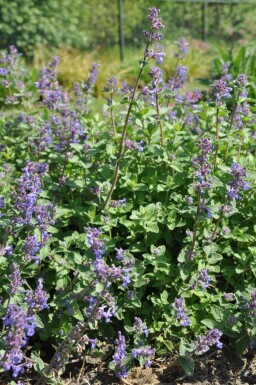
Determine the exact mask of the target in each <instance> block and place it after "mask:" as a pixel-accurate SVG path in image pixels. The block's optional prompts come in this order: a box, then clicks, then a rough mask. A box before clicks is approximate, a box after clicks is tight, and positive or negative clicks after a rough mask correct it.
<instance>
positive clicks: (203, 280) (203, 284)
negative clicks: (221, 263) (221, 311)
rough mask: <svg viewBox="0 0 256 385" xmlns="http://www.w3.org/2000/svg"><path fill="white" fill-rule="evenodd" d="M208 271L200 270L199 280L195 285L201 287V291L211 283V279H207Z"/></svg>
mask: <svg viewBox="0 0 256 385" xmlns="http://www.w3.org/2000/svg"><path fill="white" fill-rule="evenodd" d="M208 271H209V270H208V269H202V270H201V271H200V275H199V279H198V280H197V284H198V285H200V286H201V287H202V291H204V290H205V289H206V288H207V287H208V286H209V284H210V282H211V277H209V275H208Z"/></svg>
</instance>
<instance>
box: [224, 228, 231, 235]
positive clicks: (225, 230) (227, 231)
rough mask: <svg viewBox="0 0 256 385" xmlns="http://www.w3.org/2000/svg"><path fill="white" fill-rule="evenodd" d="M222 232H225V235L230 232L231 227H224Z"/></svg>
mask: <svg viewBox="0 0 256 385" xmlns="http://www.w3.org/2000/svg"><path fill="white" fill-rule="evenodd" d="M222 233H223V234H224V235H228V234H230V228H229V227H227V226H224V227H222Z"/></svg>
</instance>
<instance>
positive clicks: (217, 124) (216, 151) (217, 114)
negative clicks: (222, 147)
mask: <svg viewBox="0 0 256 385" xmlns="http://www.w3.org/2000/svg"><path fill="white" fill-rule="evenodd" d="M219 113H220V108H219V105H218V103H217V109H216V149H215V156H214V162H213V165H214V166H213V167H214V171H216V168H217V158H218V150H219Z"/></svg>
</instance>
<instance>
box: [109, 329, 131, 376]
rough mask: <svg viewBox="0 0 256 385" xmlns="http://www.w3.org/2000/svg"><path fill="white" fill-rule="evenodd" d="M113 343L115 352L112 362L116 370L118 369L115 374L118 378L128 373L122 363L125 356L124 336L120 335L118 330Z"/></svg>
mask: <svg viewBox="0 0 256 385" xmlns="http://www.w3.org/2000/svg"><path fill="white" fill-rule="evenodd" d="M115 345H116V346H115V353H114V356H113V361H112V362H113V364H115V365H116V367H117V370H119V371H118V373H117V376H118V377H120V378H122V377H127V376H128V373H127V370H126V367H125V365H124V361H125V359H126V356H127V352H126V342H125V337H124V336H123V335H122V333H121V332H118V338H116V340H115Z"/></svg>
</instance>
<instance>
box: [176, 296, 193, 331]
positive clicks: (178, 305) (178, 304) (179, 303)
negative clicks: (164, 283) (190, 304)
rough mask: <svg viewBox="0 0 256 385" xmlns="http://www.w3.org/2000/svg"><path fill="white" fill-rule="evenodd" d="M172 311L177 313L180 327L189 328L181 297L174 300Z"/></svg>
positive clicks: (188, 320)
mask: <svg viewBox="0 0 256 385" xmlns="http://www.w3.org/2000/svg"><path fill="white" fill-rule="evenodd" d="M172 307H173V309H175V310H176V311H177V317H178V320H179V321H180V326H189V325H190V319H189V318H188V316H187V315H186V313H185V305H184V299H183V298H182V297H180V298H175V300H174V303H173V304H172Z"/></svg>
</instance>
